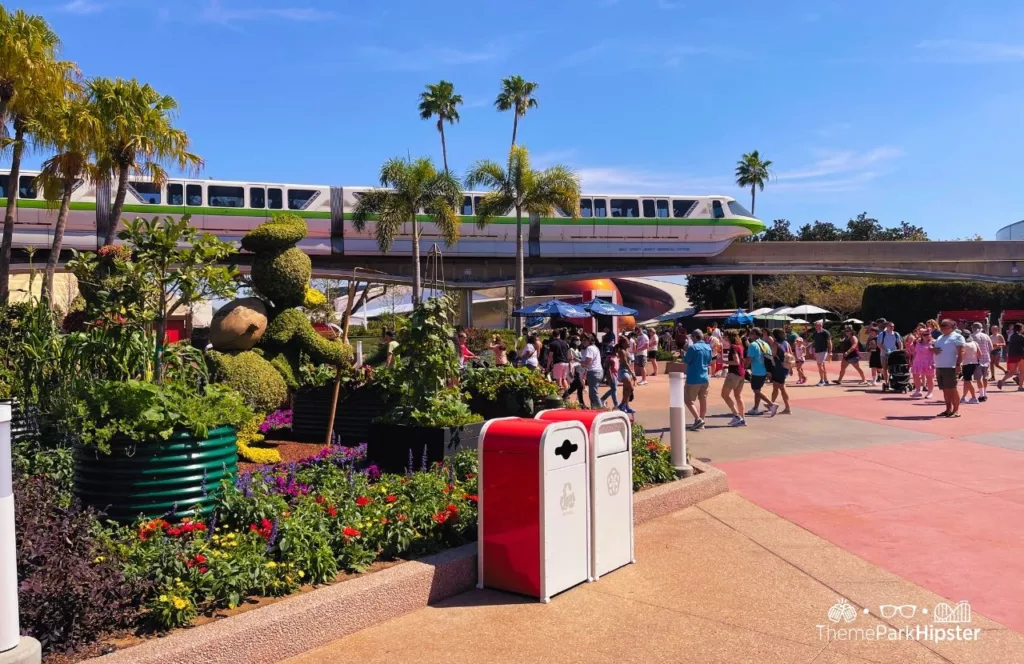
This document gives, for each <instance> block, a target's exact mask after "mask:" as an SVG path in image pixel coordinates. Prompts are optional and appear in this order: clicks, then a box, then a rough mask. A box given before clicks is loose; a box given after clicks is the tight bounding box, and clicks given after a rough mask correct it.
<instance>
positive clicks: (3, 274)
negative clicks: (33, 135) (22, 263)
mask: <svg viewBox="0 0 1024 664" xmlns="http://www.w3.org/2000/svg"><path fill="white" fill-rule="evenodd" d="M24 151H25V123H24V122H23V121H21V120H20V119H19V118H18V117H17V116H15V118H14V147H13V149H12V150H11V177H10V179H9V180H8V181H7V188H8V189H9V190H10V191H8V192H7V210H6V212H5V214H4V236H3V243H2V244H0V305H3V304H7V299H8V297H9V296H10V291H11V284H10V281H11V245H12V244H13V243H14V214H15V212H16V210H17V207H18V180H19V179H20V175H21V155H22V153H23V152H24Z"/></svg>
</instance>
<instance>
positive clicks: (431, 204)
mask: <svg viewBox="0 0 1024 664" xmlns="http://www.w3.org/2000/svg"><path fill="white" fill-rule="evenodd" d="M380 186H381V188H380V189H372V190H370V191H368V192H366V193H365V194H363V195H362V196H361V197H360V198H359V201H358V202H357V203H356V207H355V210H354V211H353V214H352V225H353V226H355V228H356V230H358V231H360V232H362V231H363V229H364V228H366V222H367V221H368V220H370V217H371V216H372V217H373V220H374V223H375V226H376V233H377V246H378V247H380V250H381V252H382V253H387V251H388V250H389V249H390V248H391V244H392V243H393V242H394V241H395V237H396V236H397V235H398V232H399V231H400V230H401V228H402V224H406V223H412V263H413V270H414V272H413V281H412V301H413V304H414V305H416V304H419V303H420V300H421V292H420V291H421V284H420V224H419V221H418V219H417V216H416V214H417V212H418V211H419V210H423V211H424V212H425V213H426V215H427V216H428V217H429V219H430V221H431V222H433V223H434V224H436V225H437V228H438V230H440V231H441V235H443V236H444V240H445V244H447V245H448V246H451V245H453V244H455V243H456V242H458V241H459V223H460V222H459V217H458V215H457V214H456V209H457V208H458V206H459V204H460V203H462V187H460V186H459V181H458V180H456V179H455V178H454V177H453V176H452V175H451V174H450V173H448V172H443V173H442V172H438V170H437V169H436V168H435V167H434V162H432V161H431V160H430V158H429V157H420V158H419V159H415V160H412V161H409V160H405V159H398V158H396V159H389V160H388V161H387V162H386V163H385V164H384V166H382V167H381V169H380Z"/></svg>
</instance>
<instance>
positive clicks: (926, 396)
mask: <svg viewBox="0 0 1024 664" xmlns="http://www.w3.org/2000/svg"><path fill="white" fill-rule="evenodd" d="M924 398H925V399H931V398H932V393H931V392H925V395H924Z"/></svg>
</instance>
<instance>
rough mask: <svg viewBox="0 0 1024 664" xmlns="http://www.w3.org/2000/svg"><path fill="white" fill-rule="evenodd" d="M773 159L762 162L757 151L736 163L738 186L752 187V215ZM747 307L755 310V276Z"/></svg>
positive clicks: (750, 280)
mask: <svg viewBox="0 0 1024 664" xmlns="http://www.w3.org/2000/svg"><path fill="white" fill-rule="evenodd" d="M771 167H772V161H771V159H765V160H763V161H762V160H761V155H760V154H758V152H757V150H754V151H753V152H748V153H747V154H745V155H743V156H742V157H741V158H740V160H739V161H738V162H736V184H738V185H739V186H741V187H750V214H754V202H755V199H756V197H757V190H758V189H760V190H761V191H764V183H765V182H767V181H768V179H769V178H771V176H772V172H771ZM747 306H748V307H750V309H751V310H753V309H754V275H753V274H748V275H747Z"/></svg>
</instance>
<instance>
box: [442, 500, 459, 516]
mask: <svg viewBox="0 0 1024 664" xmlns="http://www.w3.org/2000/svg"><path fill="white" fill-rule="evenodd" d="M444 509H445V510H446V511H447V512H448V513H449V514H451V515H453V516H454V515H456V514H458V513H459V508H458V507H456V506H455V505H453V504H452V503H448V507H446V508H444Z"/></svg>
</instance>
